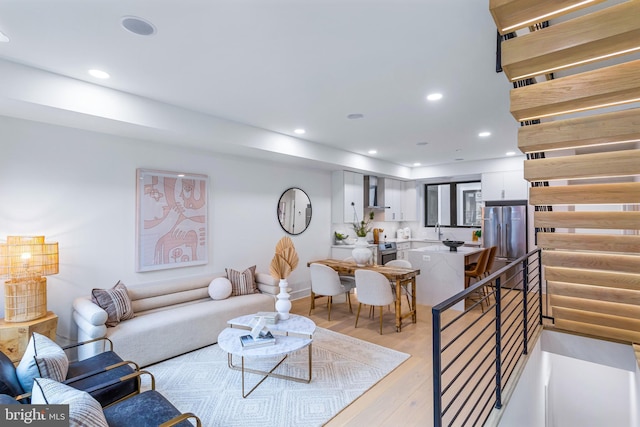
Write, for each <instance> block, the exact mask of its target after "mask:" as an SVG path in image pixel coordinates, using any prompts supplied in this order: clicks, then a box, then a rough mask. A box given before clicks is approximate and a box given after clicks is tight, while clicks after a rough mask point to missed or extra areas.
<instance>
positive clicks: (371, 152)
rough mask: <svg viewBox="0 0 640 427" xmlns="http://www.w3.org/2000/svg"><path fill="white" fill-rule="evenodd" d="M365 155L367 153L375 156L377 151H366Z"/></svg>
mask: <svg viewBox="0 0 640 427" xmlns="http://www.w3.org/2000/svg"><path fill="white" fill-rule="evenodd" d="M367 153H369V154H377V153H378V150H369V151H367Z"/></svg>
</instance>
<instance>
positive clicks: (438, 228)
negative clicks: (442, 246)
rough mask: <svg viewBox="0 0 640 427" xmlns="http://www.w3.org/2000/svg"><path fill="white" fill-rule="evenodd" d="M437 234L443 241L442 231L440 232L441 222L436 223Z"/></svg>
mask: <svg viewBox="0 0 640 427" xmlns="http://www.w3.org/2000/svg"><path fill="white" fill-rule="evenodd" d="M436 233H438V240H442V231H441V230H440V223H439V222H436Z"/></svg>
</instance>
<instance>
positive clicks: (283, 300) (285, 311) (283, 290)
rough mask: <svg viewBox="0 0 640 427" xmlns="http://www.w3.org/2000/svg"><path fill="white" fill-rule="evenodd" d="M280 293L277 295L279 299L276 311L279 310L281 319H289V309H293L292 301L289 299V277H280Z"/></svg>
mask: <svg viewBox="0 0 640 427" xmlns="http://www.w3.org/2000/svg"><path fill="white" fill-rule="evenodd" d="M278 286H280V293H279V294H278V295H277V297H278V301H276V311H277V312H278V318H279V319H280V320H287V319H288V318H289V310H291V301H289V297H290V295H289V293H288V292H287V289H288V287H289V283H288V282H287V279H280V283H279V284H278Z"/></svg>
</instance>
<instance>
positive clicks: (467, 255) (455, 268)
mask: <svg viewBox="0 0 640 427" xmlns="http://www.w3.org/2000/svg"><path fill="white" fill-rule="evenodd" d="M480 252H482V249H481V248H472V247H466V246H461V247H459V248H458V250H457V252H451V251H450V250H449V248H448V247H446V246H444V245H432V246H425V247H423V248H419V249H412V250H410V251H408V255H409V262H410V263H411V265H412V266H413V268H415V269H419V270H420V272H421V274H420V275H419V276H417V277H416V301H417V303H418V304H424V305H429V306H434V305H436V304H439V303H441V302H442V301H444V300H446V299H448V298H450V297H452V296H454V295H455V294H457V293H458V292H461V291H463V290H464V282H465V277H464V266H465V264H467V263H468V262H473V261H474V260H475V258H477V256H478V255H479V254H480ZM452 308H453V309H454V310H460V311H463V310H464V302H460V303H458V304H456V305H454V306H453V307H452Z"/></svg>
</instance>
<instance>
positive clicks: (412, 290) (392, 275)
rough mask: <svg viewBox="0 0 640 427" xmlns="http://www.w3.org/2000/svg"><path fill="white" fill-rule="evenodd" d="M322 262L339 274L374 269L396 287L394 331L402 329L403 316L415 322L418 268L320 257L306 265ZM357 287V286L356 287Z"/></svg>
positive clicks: (348, 274)
mask: <svg viewBox="0 0 640 427" xmlns="http://www.w3.org/2000/svg"><path fill="white" fill-rule="evenodd" d="M314 263H317V264H323V265H326V266H328V267H331V268H332V269H333V270H335V271H337V272H338V274H339V275H341V276H355V272H356V270H360V269H362V270H372V271H376V272H378V273H380V274H382V275H383V276H385V277H386V278H387V279H389V281H390V282H393V283H394V284H395V288H396V300H395V312H396V332H400V331H401V330H402V320H403V319H405V318H409V317H410V318H411V321H412V323H416V322H417V310H416V307H417V306H416V276H418V275H419V274H420V270H419V269H415V268H402V267H389V266H384V265H375V264H368V265H363V266H359V265H356V263H355V261H351V260H349V261H347V260H337V259H320V260H316V261H310V262H308V263H307V267H309V266H310V265H311V264H314ZM403 287H406V289H407V292H408V293H409V294H410V297H411V304H410V307H408V311H405V312H402V300H401V298H400V295H402V288H403ZM356 289H357V288H356Z"/></svg>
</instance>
